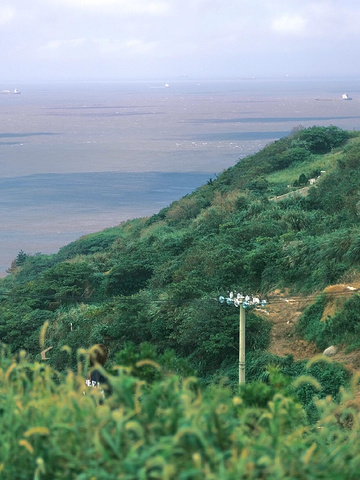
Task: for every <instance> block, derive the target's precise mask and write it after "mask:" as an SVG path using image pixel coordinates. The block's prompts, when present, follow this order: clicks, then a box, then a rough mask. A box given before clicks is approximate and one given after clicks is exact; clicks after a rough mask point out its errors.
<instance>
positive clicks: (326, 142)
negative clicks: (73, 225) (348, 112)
mask: <svg viewBox="0 0 360 480" xmlns="http://www.w3.org/2000/svg"><path fill="white" fill-rule="evenodd" d="M359 173H360V133H359V132H346V131H343V130H340V129H338V128H336V127H328V128H325V127H312V128H308V129H301V128H299V129H297V130H296V131H294V132H293V133H292V134H291V135H290V136H289V137H286V138H283V139H281V140H278V141H276V142H274V143H272V144H270V145H268V146H267V147H266V148H264V149H263V150H261V151H260V152H258V153H256V154H255V155H252V156H250V157H247V158H245V159H244V160H241V161H239V163H238V164H237V165H235V166H234V167H232V168H229V169H227V170H225V171H224V172H222V173H221V174H219V175H218V176H217V178H216V179H209V181H208V182H207V184H206V185H204V186H202V187H201V188H198V189H197V190H196V191H194V192H193V193H192V194H190V195H187V196H186V197H184V198H182V199H180V200H178V201H176V202H174V203H172V204H171V205H170V206H168V207H167V208H165V209H163V210H161V211H160V212H159V213H157V214H156V215H153V216H152V217H150V218H139V219H135V220H132V221H128V222H125V223H123V224H121V225H119V226H117V227H114V228H110V229H107V230H104V231H102V232H98V233H94V234H91V235H87V236H85V237H82V238H80V239H79V240H77V241H76V242H73V243H71V244H69V245H66V246H64V247H63V248H62V249H61V250H60V251H59V252H58V253H57V254H55V255H41V254H39V255H35V256H31V255H28V254H27V253H26V252H23V251H21V252H19V254H18V256H17V258H16V259H15V260H14V262H13V264H12V265H11V267H10V268H9V274H8V276H7V277H6V278H4V279H2V280H1V281H0V340H1V344H0V398H1V402H0V478H4V479H9V480H10V479H11V480H12V479H18V478H19V479H34V480H54V479H55V480H56V479H59V480H63V479H65V478H66V479H74V480H90V479H91V480H114V479H115V478H116V479H123V480H140V479H143V480H153V479H158V480H251V479H253V480H257V479H267V480H283V479H294V480H297V479H298V480H303V479H307V480H311V479H313V480H320V479H324V478H331V479H334V480H343V479H344V478H346V479H348V480H356V479H357V478H358V477H359V465H360V456H359V453H358V452H359V435H358V428H359V423H360V402H359V374H358V373H357V372H356V371H355V372H351V371H350V369H349V368H348V365H346V364H344V363H340V362H337V361H334V360H331V359H330V358H328V357H327V356H325V355H320V356H318V357H314V358H311V359H310V360H308V359H307V360H304V358H306V357H302V359H294V356H293V355H292V354H291V352H288V353H287V354H284V355H282V354H280V353H278V354H276V355H275V354H273V353H271V351H272V350H271V348H270V347H269V345H270V339H271V338H272V337H271V335H272V334H273V332H274V331H275V327H279V324H277V325H276V324H275V322H274V324H272V323H271V320H269V319H270V318H272V317H271V315H270V314H269V312H270V310H271V309H273V310H274V309H275V307H276V310H277V311H281V308H282V307H281V305H280V306H279V303H277V304H276V301H277V300H276V298H280V297H281V298H283V299H284V298H285V295H286V296H289V298H290V299H292V300H293V301H295V299H302V301H303V302H304V301H305V303H306V304H307V308H305V309H304V310H303V311H302V314H301V316H300V317H299V319H298V320H297V322H296V324H295V325H294V327H293V328H294V332H293V333H294V335H296V338H297V340H298V339H300V341H301V342H304V343H306V342H312V344H313V345H316V347H317V348H318V349H319V351H321V349H324V348H325V347H328V346H330V345H336V346H341V349H342V351H345V352H348V353H350V354H351V355H354V354H356V353H357V352H359V350H360V342H359V340H358V333H359V331H360V296H359V295H358V294H357V291H358V289H359V288H360V227H359V221H358V217H359V214H360V175H359ZM337 284H343V285H337ZM350 284H351V285H355V287H352V288H354V290H351V289H350V290H349V289H348V288H347V287H346V285H350ZM233 289H236V290H237V291H238V292H240V291H241V292H243V293H244V294H251V295H255V294H256V295H257V296H259V297H260V298H261V299H267V301H268V303H267V305H266V308H262V311H259V310H257V309H251V308H249V309H248V310H247V313H246V380H247V382H246V383H243V384H241V385H240V386H239V385H238V360H239V358H238V357H239V353H238V342H239V330H238V329H239V317H238V313H239V310H238V309H235V308H234V306H233V305H229V306H227V305H226V302H225V305H222V304H220V302H219V301H218V298H219V295H225V296H226V295H227V294H228V292H229V291H230V290H233ZM276 292H280V293H276ZM344 292H345V293H346V294H345V293H344ZM295 304H296V302H295ZM296 305H297V304H296ZM290 307H291V306H289V307H288V309H284V312H287V313H284V315H286V314H289V312H290V310H291V309H290ZM295 308H296V307H295ZM286 320H287V319H286V318H285V317H283V318H282V321H283V323H285V324H286ZM288 320H290V318H289V319H288ZM287 323H289V322H287ZM287 331H288V330H287ZM292 339H293V340H294V343H295V337H293V338H292ZM292 339H290V342H291V340H292ZM95 343H105V344H106V345H107V346H108V347H109V352H110V356H109V359H108V362H107V364H106V371H103V370H102V372H103V373H104V374H105V375H106V376H107V379H108V385H107V386H105V387H104V388H105V394H104V392H102V391H101V390H100V389H98V388H91V387H87V386H86V385H85V377H86V376H87V374H88V372H89V354H90V351H91V346H92V345H94V344H95ZM41 352H42V354H43V355H41ZM107 387H108V389H107Z"/></svg>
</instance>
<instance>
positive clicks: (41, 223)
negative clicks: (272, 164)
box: [0, 77, 360, 276]
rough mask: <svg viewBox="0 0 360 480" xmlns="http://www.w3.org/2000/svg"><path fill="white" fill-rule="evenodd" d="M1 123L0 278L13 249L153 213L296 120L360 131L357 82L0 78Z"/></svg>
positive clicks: (59, 241)
mask: <svg viewBox="0 0 360 480" xmlns="http://www.w3.org/2000/svg"><path fill="white" fill-rule="evenodd" d="M1 88H3V90H10V93H1ZM15 88H16V89H17V90H19V91H20V92H21V93H20V94H14V93H13V92H14V89H15ZM344 93H347V94H348V96H349V97H350V98H351V100H342V95H343V94H344ZM0 122H1V128H0V238H1V248H0V276H4V275H6V270H7V269H8V268H9V267H10V265H11V262H12V261H13V260H14V259H15V258H16V256H17V254H18V253H19V251H21V250H22V251H24V252H25V253H27V254H30V255H33V254H37V253H45V254H51V253H56V252H57V251H58V250H59V248H60V247H62V246H64V245H66V244H68V243H70V242H72V241H74V240H76V239H78V238H80V237H81V236H83V235H86V234H88V233H92V232H97V231H100V230H103V229H105V228H108V227H113V226H116V225H119V224H120V223H122V222H123V221H126V220H128V219H132V218H137V217H147V216H150V215H152V214H154V213H157V212H158V211H159V210H161V209H162V208H164V207H166V206H168V205H170V204H171V203H172V202H173V201H175V200H178V199H180V198H181V197H183V196H184V195H186V194H188V193H190V192H192V191H194V190H195V189H196V188H197V187H199V186H201V185H203V184H204V183H206V182H207V181H208V180H209V179H210V178H212V179H214V178H216V175H218V174H219V173H220V172H221V171H223V170H224V169H226V168H228V167H231V166H233V165H235V164H236V163H237V162H239V161H241V159H242V158H244V157H245V156H248V155H250V154H252V153H255V152H256V151H258V150H260V149H261V148H263V147H264V146H265V145H267V144H268V143H270V142H273V141H275V140H277V139H279V138H281V137H283V136H285V135H288V134H289V133H290V132H291V131H292V130H293V129H294V128H297V127H298V126H303V127H309V126H313V125H324V126H328V125H336V126H338V127H341V128H345V129H348V130H360V82H359V79H356V78H353V79H341V78H333V79H328V78H324V79H315V78H313V79H309V78H307V79H293V78H289V77H282V78H274V79H258V78H239V79H232V80H221V81H220V80H216V81H215V80H200V81H198V80H191V79H189V78H180V79H175V80H174V81H170V82H169V81H164V82H162V81H134V82H87V83H86V82H83V83H80V82H77V83H62V84H58V83H50V84H48V83H32V84H26V83H22V84H17V85H8V84H6V85H4V84H1V82H0Z"/></svg>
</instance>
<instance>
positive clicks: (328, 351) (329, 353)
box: [323, 345, 337, 357]
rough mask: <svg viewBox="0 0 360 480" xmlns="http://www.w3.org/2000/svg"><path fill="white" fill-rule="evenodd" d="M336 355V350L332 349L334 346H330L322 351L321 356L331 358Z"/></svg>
mask: <svg viewBox="0 0 360 480" xmlns="http://www.w3.org/2000/svg"><path fill="white" fill-rule="evenodd" d="M336 353H337V348H336V347H334V345H331V347H328V348H326V349H325V350H324V351H323V355H326V356H327V357H332V356H334V355H336Z"/></svg>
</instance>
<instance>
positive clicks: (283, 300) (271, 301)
mask: <svg viewBox="0 0 360 480" xmlns="http://www.w3.org/2000/svg"><path fill="white" fill-rule="evenodd" d="M359 294H360V292H359V291H357V290H354V291H342V292H318V293H313V294H310V295H306V296H302V295H294V296H288V297H275V296H267V295H265V296H264V298H266V300H267V305H275V304H294V303H301V302H307V301H311V300H316V299H318V298H321V297H324V296H325V297H328V298H339V297H350V296H352V295H359ZM1 299H4V300H7V299H14V300H16V299H30V300H31V299H33V300H49V301H54V302H79V303H103V302H111V301H121V302H123V301H125V302H126V301H128V302H132V303H134V302H139V303H144V302H145V303H163V304H166V303H205V302H207V303H208V302H209V301H214V302H217V303H218V298H213V297H203V298H164V299H160V298H155V299H148V298H146V299H145V298H144V297H142V298H139V297H134V296H131V295H123V296H122V295H119V296H112V297H106V298H98V299H96V298H95V299H94V298H90V297H88V298H86V297H82V296H76V297H60V296H56V295H31V294H23V293H22V294H16V293H12V292H4V293H0V300H1Z"/></svg>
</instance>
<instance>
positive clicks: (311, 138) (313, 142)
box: [297, 126, 349, 154]
mask: <svg viewBox="0 0 360 480" xmlns="http://www.w3.org/2000/svg"><path fill="white" fill-rule="evenodd" d="M348 139H349V134H348V133H347V132H346V131H345V130H341V129H340V128H338V127H334V126H330V127H317V126H314V127H311V128H306V129H303V130H301V131H300V132H299V133H298V135H297V140H298V141H300V142H302V144H303V145H304V146H306V148H308V149H309V150H310V152H311V153H316V154H318V153H320V154H323V153H327V152H330V151H331V149H332V148H337V147H340V146H341V145H343V144H344V143H345V142H346V140H348Z"/></svg>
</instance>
